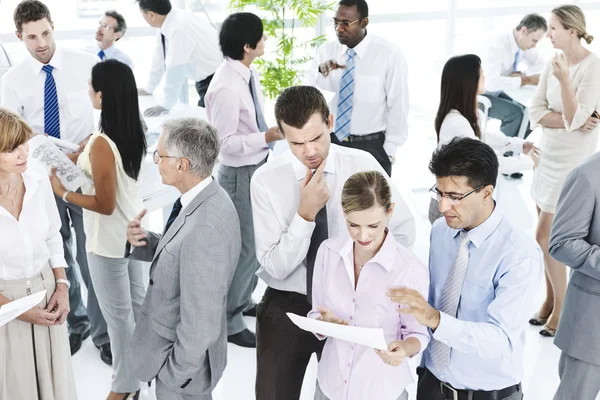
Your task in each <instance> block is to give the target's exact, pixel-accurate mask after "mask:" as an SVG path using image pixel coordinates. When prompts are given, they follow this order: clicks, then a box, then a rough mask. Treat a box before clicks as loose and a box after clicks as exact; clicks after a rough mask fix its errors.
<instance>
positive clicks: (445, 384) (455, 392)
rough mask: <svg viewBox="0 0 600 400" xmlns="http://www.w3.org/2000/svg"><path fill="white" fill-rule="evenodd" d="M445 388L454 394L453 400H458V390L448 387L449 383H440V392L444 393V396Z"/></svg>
mask: <svg viewBox="0 0 600 400" xmlns="http://www.w3.org/2000/svg"><path fill="white" fill-rule="evenodd" d="M444 387H446V388H448V389H450V391H451V392H452V400H458V390H456V389H454V388H453V387H452V386H450V385H448V384H447V383H444V382H440V390H441V392H442V395H443V394H444Z"/></svg>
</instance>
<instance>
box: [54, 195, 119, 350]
mask: <svg viewBox="0 0 600 400" xmlns="http://www.w3.org/2000/svg"><path fill="white" fill-rule="evenodd" d="M54 199H55V200H56V207H57V208H58V214H59V215H60V220H61V222H62V226H61V228H60V235H61V236H62V240H63V248H64V252H65V260H66V261H67V265H68V266H69V268H67V279H68V280H69V282H70V283H71V287H70V289H69V306H70V308H71V311H70V312H69V315H68V316H67V324H68V325H69V333H77V334H80V335H83V334H84V333H85V332H86V331H87V330H88V329H90V333H91V336H92V341H93V342H94V344H95V345H96V346H102V345H103V344H106V343H108V342H109V339H108V333H107V329H106V321H104V317H103V316H102V312H101V311H100V307H99V306H98V300H97V299H96V293H95V291H94V286H93V285H92V281H91V279H90V272H89V268H88V260H87V257H86V253H85V232H84V230H83V212H82V210H81V207H79V206H76V205H74V204H71V203H65V202H64V201H63V200H62V199H61V198H59V197H57V196H54ZM71 224H72V226H73V229H74V230H75V242H76V245H77V254H76V256H77V258H75V256H74V253H73V234H72V230H71ZM77 269H79V272H80V273H81V278H82V279H83V283H85V286H86V287H87V291H88V295H87V310H86V307H85V305H84V304H83V298H82V296H81V283H80V281H79V279H78V278H77Z"/></svg>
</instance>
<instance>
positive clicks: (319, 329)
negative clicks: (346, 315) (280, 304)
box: [287, 313, 387, 350]
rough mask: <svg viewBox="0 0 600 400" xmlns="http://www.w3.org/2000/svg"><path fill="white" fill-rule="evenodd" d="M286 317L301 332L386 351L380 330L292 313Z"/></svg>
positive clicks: (381, 330) (385, 344) (385, 343)
mask: <svg viewBox="0 0 600 400" xmlns="http://www.w3.org/2000/svg"><path fill="white" fill-rule="evenodd" d="M287 316H288V317H289V318H290V319H291V320H292V322H293V323H294V324H296V325H297V326H298V328H300V329H302V330H305V331H308V332H312V333H318V334H320V335H323V336H327V337H333V338H336V339H340V340H344V341H346V342H350V343H356V344H360V345H363V346H367V347H371V348H373V349H379V350H387V342H386V341H385V337H384V335H383V329H381V328H360V327H357V326H347V325H338V324H332V323H330V322H323V321H318V320H316V319H312V318H306V317H301V316H300V315H296V314H292V313H287Z"/></svg>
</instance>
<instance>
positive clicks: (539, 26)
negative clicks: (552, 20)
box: [482, 14, 548, 138]
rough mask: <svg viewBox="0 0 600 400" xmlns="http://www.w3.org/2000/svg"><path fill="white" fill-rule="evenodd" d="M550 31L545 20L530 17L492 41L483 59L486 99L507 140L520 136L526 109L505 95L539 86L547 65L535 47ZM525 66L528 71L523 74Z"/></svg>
mask: <svg viewBox="0 0 600 400" xmlns="http://www.w3.org/2000/svg"><path fill="white" fill-rule="evenodd" d="M547 30H548V24H547V23H546V20H545V19H544V17H542V16H541V15H538V14H528V15H526V16H525V17H523V19H522V20H521V22H519V25H517V27H516V28H515V29H513V30H512V31H510V32H507V33H503V34H502V35H500V36H497V37H495V38H492V39H491V40H490V43H489V44H488V46H487V51H486V52H487V54H486V55H485V56H484V57H482V59H483V70H484V73H485V78H486V82H485V86H486V90H487V92H486V93H485V94H484V96H486V97H487V98H489V99H490V101H491V102H492V108H490V114H489V116H490V118H496V119H499V120H500V121H502V126H501V127H500V130H501V131H502V132H503V133H504V134H505V135H506V136H509V137H516V136H518V135H519V130H520V128H521V121H522V120H523V114H524V113H525V106H524V105H523V104H521V103H519V102H517V101H515V100H513V99H512V98H511V97H510V96H509V95H507V94H506V93H505V92H506V91H511V90H516V89H519V88H520V87H523V86H527V85H533V86H537V84H538V82H539V80H540V73H541V72H542V70H543V69H544V67H545V66H546V61H545V60H544V59H543V58H542V56H541V55H540V54H539V52H538V51H537V49H536V48H535V47H536V46H537V44H538V42H539V41H540V40H542V39H543V38H544V35H545V34H546V31H547ZM523 64H525V66H526V67H527V69H526V70H520V68H519V67H520V66H523ZM530 133H531V129H529V127H527V131H526V133H525V138H526V137H527V136H529V134H530Z"/></svg>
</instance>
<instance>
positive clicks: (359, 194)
mask: <svg viewBox="0 0 600 400" xmlns="http://www.w3.org/2000/svg"><path fill="white" fill-rule="evenodd" d="M376 205H380V206H382V207H383V208H385V210H386V211H389V210H390V209H391V208H392V191H391V189H390V185H389V183H388V181H387V179H385V177H384V176H383V174H382V173H380V172H377V171H367V172H357V173H356V174H354V175H352V176H351V177H350V178H348V180H347V181H346V183H344V188H343V189H342V210H343V211H344V214H350V213H351V212H354V211H363V210H366V209H369V208H371V207H373V206H376Z"/></svg>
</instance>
